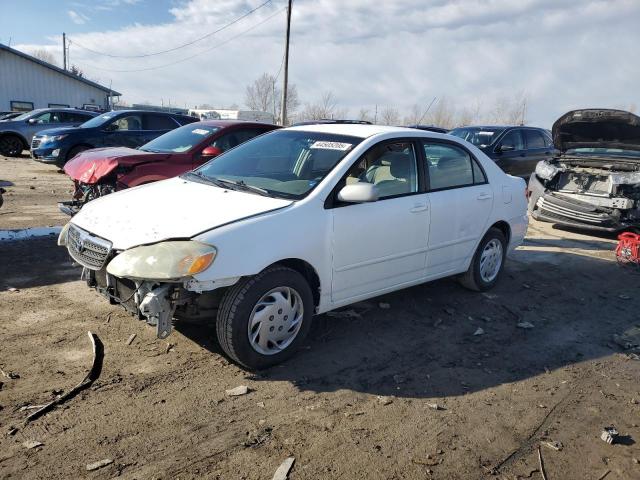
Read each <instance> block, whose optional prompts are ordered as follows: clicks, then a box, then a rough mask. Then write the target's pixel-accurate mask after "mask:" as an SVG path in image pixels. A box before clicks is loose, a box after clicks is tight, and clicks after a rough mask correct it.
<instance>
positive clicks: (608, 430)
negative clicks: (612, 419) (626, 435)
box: [600, 426, 619, 445]
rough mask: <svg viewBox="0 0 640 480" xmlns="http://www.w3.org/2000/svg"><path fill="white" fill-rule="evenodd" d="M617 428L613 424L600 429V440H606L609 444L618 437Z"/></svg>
mask: <svg viewBox="0 0 640 480" xmlns="http://www.w3.org/2000/svg"><path fill="white" fill-rule="evenodd" d="M618 435H619V434H618V430H617V429H616V427H614V426H610V427H604V428H603V429H602V433H601V434H600V438H601V439H602V441H604V442H607V443H608V444H609V445H611V444H613V443H615V441H616V438H618Z"/></svg>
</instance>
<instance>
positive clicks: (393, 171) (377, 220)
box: [331, 141, 429, 304]
mask: <svg viewBox="0 0 640 480" xmlns="http://www.w3.org/2000/svg"><path fill="white" fill-rule="evenodd" d="M419 171H420V170H419V166H418V163H417V156H416V146H415V144H414V143H413V142H412V141H393V142H383V143H381V144H378V145H376V146H374V147H373V148H372V149H371V150H369V152H367V153H366V154H365V155H363V157H362V158H361V159H359V160H358V161H357V162H356V163H355V164H354V166H353V167H352V168H351V169H350V171H349V172H348V173H347V176H346V177H345V178H344V179H343V180H342V181H341V182H340V184H339V185H338V187H337V189H336V192H335V193H336V194H337V191H339V190H340V188H342V186H344V185H346V184H350V183H356V182H368V183H373V184H374V185H376V186H377V187H378V189H379V192H380V198H379V200H378V201H376V202H371V203H359V204H348V203H340V202H338V201H336V202H337V203H334V205H333V208H332V217H333V242H332V243H333V245H332V247H333V265H332V271H333V275H332V284H331V298H332V301H333V302H334V303H343V304H346V303H349V302H351V301H355V300H357V299H358V298H359V297H361V298H364V297H367V296H373V295H375V294H376V293H383V291H385V290H387V289H391V288H393V287H398V288H400V287H401V286H402V285H404V284H409V283H411V282H415V281H416V280H420V279H421V278H423V277H424V274H425V264H426V251H427V242H428V237H429V199H428V197H427V194H426V193H424V190H423V185H422V183H423V182H422V181H421V175H419V174H418V172H419Z"/></svg>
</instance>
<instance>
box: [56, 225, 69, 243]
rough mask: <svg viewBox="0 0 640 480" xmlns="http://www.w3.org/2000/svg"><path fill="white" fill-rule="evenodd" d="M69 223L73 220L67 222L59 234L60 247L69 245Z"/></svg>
mask: <svg viewBox="0 0 640 480" xmlns="http://www.w3.org/2000/svg"><path fill="white" fill-rule="evenodd" d="M69 225H71V222H67V224H66V225H65V226H64V227H62V230H60V235H58V246H59V247H66V246H67V232H68V231H69Z"/></svg>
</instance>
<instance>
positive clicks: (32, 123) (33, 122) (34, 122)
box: [27, 118, 38, 125]
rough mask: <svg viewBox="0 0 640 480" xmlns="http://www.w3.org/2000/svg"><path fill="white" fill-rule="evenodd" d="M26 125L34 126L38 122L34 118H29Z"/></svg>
mask: <svg viewBox="0 0 640 480" xmlns="http://www.w3.org/2000/svg"><path fill="white" fill-rule="evenodd" d="M27 123H28V124H29V125H35V124H36V123H38V121H37V120H36V119H35V118H30V119H29V120H27Z"/></svg>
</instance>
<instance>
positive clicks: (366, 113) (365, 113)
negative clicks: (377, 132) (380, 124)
mask: <svg viewBox="0 0 640 480" xmlns="http://www.w3.org/2000/svg"><path fill="white" fill-rule="evenodd" d="M356 120H361V121H363V122H371V123H373V116H372V115H371V111H370V110H369V109H368V108H364V107H363V108H361V109H360V111H359V112H358V115H357V116H356Z"/></svg>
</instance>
